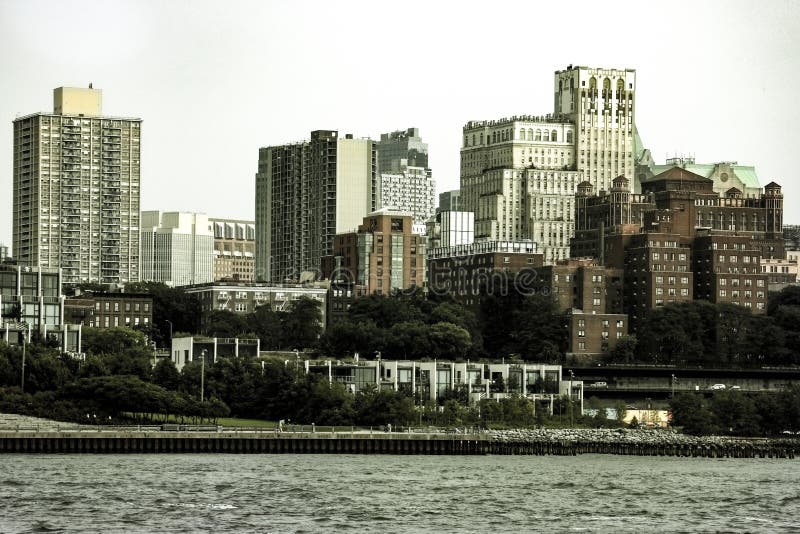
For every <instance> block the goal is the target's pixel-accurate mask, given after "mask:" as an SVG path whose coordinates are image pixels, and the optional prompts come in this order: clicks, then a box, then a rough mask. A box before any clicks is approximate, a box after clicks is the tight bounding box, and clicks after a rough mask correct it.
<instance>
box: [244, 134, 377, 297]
mask: <svg viewBox="0 0 800 534" xmlns="http://www.w3.org/2000/svg"><path fill="white" fill-rule="evenodd" d="M377 158H378V150H377V147H376V143H375V142H373V141H371V140H369V139H353V136H351V135H347V136H345V137H344V138H340V137H339V135H338V132H335V131H328V130H317V131H314V132H311V139H310V141H304V142H302V143H295V144H289V145H282V146H272V147H266V148H261V149H259V161H258V173H257V174H256V206H255V207H256V278H257V279H258V280H259V281H270V282H275V283H283V282H285V281H295V282H296V281H300V279H301V277H302V276H303V273H304V272H311V273H317V272H318V270H319V265H320V259H321V258H322V257H323V256H326V255H330V254H332V253H333V239H334V236H335V235H336V234H337V233H342V232H346V231H350V230H352V229H354V228H357V227H358V225H359V224H360V223H361V221H362V219H363V217H365V216H366V215H367V214H368V213H372V212H373V211H375V209H376V208H377V205H378V195H379V188H380V185H379V180H378V159H377Z"/></svg>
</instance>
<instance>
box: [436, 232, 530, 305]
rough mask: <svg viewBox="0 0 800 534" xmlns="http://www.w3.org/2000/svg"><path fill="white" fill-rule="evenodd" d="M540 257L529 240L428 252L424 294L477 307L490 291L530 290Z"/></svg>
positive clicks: (486, 243)
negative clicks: (426, 281) (447, 298)
mask: <svg viewBox="0 0 800 534" xmlns="http://www.w3.org/2000/svg"><path fill="white" fill-rule="evenodd" d="M542 263H543V258H542V255H541V254H540V253H538V251H537V248H536V243H534V242H532V241H489V240H479V241H475V242H473V243H470V244H467V245H455V246H451V247H439V248H433V249H430V250H429V251H428V292H429V293H435V294H437V295H450V296H452V297H453V298H454V299H455V300H457V301H459V302H461V303H463V304H465V305H468V306H478V305H479V304H480V299H481V298H482V297H483V296H485V295H487V294H488V292H490V291H530V287H529V283H530V281H532V280H533V278H534V277H535V273H536V269H537V268H539V267H541V266H542Z"/></svg>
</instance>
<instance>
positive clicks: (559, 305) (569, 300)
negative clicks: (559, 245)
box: [531, 259, 628, 356]
mask: <svg viewBox="0 0 800 534" xmlns="http://www.w3.org/2000/svg"><path fill="white" fill-rule="evenodd" d="M623 279H624V273H623V270H622V269H615V268H610V267H605V266H602V265H599V264H598V263H597V261H595V260H591V259H570V260H562V261H560V262H558V263H557V264H556V265H546V266H543V267H541V268H539V269H537V270H536V278H535V280H534V282H533V283H532V284H531V285H532V288H533V289H534V291H535V292H536V293H538V294H541V295H544V296H550V297H551V298H552V299H553V302H554V304H555V307H556V310H557V311H558V312H559V313H561V314H563V317H564V323H565V326H566V328H567V330H568V332H569V342H568V346H567V352H568V353H569V354H572V355H575V356H588V355H602V354H604V353H606V352H608V351H609V350H611V349H613V348H614V347H615V346H616V344H617V340H619V339H620V338H622V337H624V336H626V335H627V334H628V316H627V315H625V314H624V313H623V308H624V305H623V291H624V289H623Z"/></svg>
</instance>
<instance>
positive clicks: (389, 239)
mask: <svg viewBox="0 0 800 534" xmlns="http://www.w3.org/2000/svg"><path fill="white" fill-rule="evenodd" d="M412 224H413V219H412V217H411V215H410V214H407V213H404V212H394V211H390V210H379V211H376V212H374V213H370V214H369V215H368V216H366V217H364V222H363V223H362V224H361V225H360V226H359V227H358V230H357V231H355V232H349V233H344V234H338V235H336V237H335V238H334V240H333V255H332V256H328V257H324V258H323V260H322V264H321V266H320V267H321V270H322V276H323V278H327V279H330V278H331V275H332V274H333V271H334V269H336V268H337V263H336V261H337V260H336V258H341V260H340V263H339V264H338V268H339V272H338V273H337V276H338V277H340V278H341V277H343V276H344V277H345V278H347V279H348V280H351V281H353V282H354V283H355V284H356V285H359V286H364V287H366V289H367V293H369V294H371V293H376V294H378V295H388V294H390V293H391V292H392V291H394V290H404V289H412V288H422V287H423V285H424V281H425V237H424V236H422V235H418V234H415V233H413V231H412Z"/></svg>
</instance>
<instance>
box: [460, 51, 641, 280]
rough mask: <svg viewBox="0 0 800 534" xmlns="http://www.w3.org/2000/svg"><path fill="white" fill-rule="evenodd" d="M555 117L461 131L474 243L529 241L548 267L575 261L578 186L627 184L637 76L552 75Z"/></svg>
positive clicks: (465, 199)
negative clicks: (621, 180)
mask: <svg viewBox="0 0 800 534" xmlns="http://www.w3.org/2000/svg"><path fill="white" fill-rule="evenodd" d="M554 91H555V106H554V113H553V114H552V115H546V116H542V117H537V116H517V117H511V118H509V119H500V120H494V121H472V122H470V123H467V125H466V126H464V128H463V145H462V149H461V195H462V205H463V208H462V209H464V210H467V211H472V212H474V213H475V236H476V238H488V239H494V240H511V241H513V240H521V239H531V240H533V241H536V242H537V243H538V245H539V250H540V252H541V253H542V254H543V256H544V261H545V263H546V264H554V263H556V262H558V261H559V260H564V259H566V258H569V257H570V256H571V251H570V248H569V247H570V239H571V238H572V237H573V235H574V231H575V223H574V213H575V211H574V197H575V193H576V192H577V186H578V184H580V183H582V182H587V183H589V184H590V185H591V189H592V191H593V192H600V191H607V190H608V189H609V188H610V187H611V185H612V180H613V178H614V177H616V176H619V175H622V176H625V177H627V178H628V180H629V183H630V180H632V178H633V176H634V162H635V157H636V153H637V148H636V137H637V136H636V128H635V121H634V116H635V113H634V107H635V93H636V73H635V71H633V70H631V69H604V68H589V67H572V66H571V65H570V66H569V67H568V68H567V69H566V70H563V71H557V72H556V73H555V87H554Z"/></svg>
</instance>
